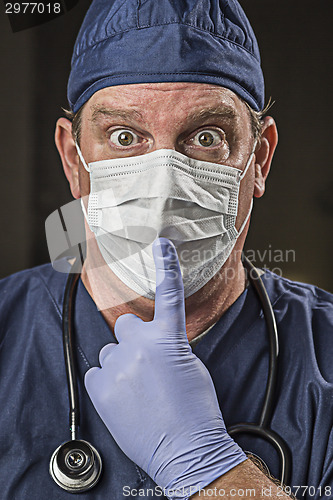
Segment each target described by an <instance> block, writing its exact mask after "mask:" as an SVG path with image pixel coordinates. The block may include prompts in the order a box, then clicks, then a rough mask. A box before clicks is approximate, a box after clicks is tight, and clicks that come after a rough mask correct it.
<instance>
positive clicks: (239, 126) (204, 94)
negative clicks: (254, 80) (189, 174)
mask: <svg viewBox="0 0 333 500" xmlns="http://www.w3.org/2000/svg"><path fill="white" fill-rule="evenodd" d="M253 145H254V139H253V135H252V131H251V125H250V116H249V112H248V109H247V108H246V106H245V104H244V103H243V102H242V101H241V100H240V99H239V98H238V97H237V96H236V95H235V94H234V93H233V92H231V91H229V90H227V89H224V88H222V87H218V86H215V85H209V84H199V83H157V84H136V85H124V86H116V87H108V88H106V89H102V90H100V91H98V92H96V93H95V94H94V95H93V96H92V97H91V98H90V100H89V101H88V102H87V103H86V105H85V107H84V109H83V113H82V128H81V139H80V147H81V151H82V154H83V156H84V158H85V161H86V162H87V163H88V162H93V161H98V160H104V159H108V158H124V157H128V156H137V155H143V154H146V153H149V152H152V151H155V150H156V149H162V148H163V149H174V150H176V151H178V152H180V153H183V154H185V155H187V156H189V157H191V158H196V159H199V160H204V161H209V162H213V163H221V164H224V165H228V166H231V167H235V168H238V169H244V167H245V165H246V162H247V160H248V158H249V155H250V153H251V151H252V148H253ZM253 174H254V172H253V169H252V172H250V173H249V175H248V176H246V177H248V179H247V180H246V179H244V181H243V182H242V185H241V192H240V206H239V214H238V215H239V218H240V219H242V220H243V218H244V213H245V214H246V213H247V211H248V209H249V206H250V201H251V198H252V196H253V177H254V175H253ZM250 179H251V180H250ZM245 181H246V182H245ZM79 184H80V195H81V196H84V195H87V194H88V193H89V187H90V186H89V175H88V173H87V172H86V171H85V170H84V169H82V168H81V169H80V175H79Z"/></svg>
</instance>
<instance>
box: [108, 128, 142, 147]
mask: <svg viewBox="0 0 333 500" xmlns="http://www.w3.org/2000/svg"><path fill="white" fill-rule="evenodd" d="M110 141H111V142H112V143H113V144H115V145H116V146H123V147H126V146H134V144H137V143H138V142H139V138H138V136H137V135H136V134H135V133H134V132H131V131H130V130H126V129H118V130H114V132H112V134H111V135H110Z"/></svg>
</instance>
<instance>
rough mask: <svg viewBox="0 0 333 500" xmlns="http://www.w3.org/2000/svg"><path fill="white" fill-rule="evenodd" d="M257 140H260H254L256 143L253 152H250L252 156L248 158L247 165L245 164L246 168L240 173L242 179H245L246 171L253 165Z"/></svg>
mask: <svg viewBox="0 0 333 500" xmlns="http://www.w3.org/2000/svg"><path fill="white" fill-rule="evenodd" d="M257 142H258V141H257V139H256V140H255V142H254V145H253V148H252V152H251V154H250V157H249V159H248V161H247V164H246V166H245V168H244V170H243V172H242V173H241V175H240V177H239V178H240V179H241V180H242V179H243V177H245V175H246V172H247V171H248V168H249V166H250V165H251V162H252V159H253V157H254V151H255V149H256V146H257Z"/></svg>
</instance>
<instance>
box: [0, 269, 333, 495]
mask: <svg viewBox="0 0 333 500" xmlns="http://www.w3.org/2000/svg"><path fill="white" fill-rule="evenodd" d="M66 278H67V276H66V275H65V274H63V273H59V272H56V271H54V270H53V269H52V267H51V265H45V266H41V267H37V268H35V269H32V270H27V271H23V272H20V273H17V274H15V275H12V276H10V277H8V278H6V279H4V280H2V281H1V282H0V297H1V300H0V387H1V388H0V491H1V494H0V496H1V499H2V500H28V499H29V500H32V499H33V500H35V499H41V500H44V499H47V500H63V499H68V500H73V498H75V495H73V494H72V493H68V492H66V491H64V490H62V489H60V488H59V486H57V485H56V484H55V483H54V482H53V480H52V478H51V476H50V475H49V470H48V469H49V461H50V458H51V455H52V453H53V451H54V450H55V449H56V448H57V447H58V446H59V445H60V444H61V443H63V442H65V441H68V440H69V439H70V431H69V423H68V422H69V405H68V392H67V382H66V373H65V365H64V360H63V344H62V331H61V320H62V318H61V310H62V300H63V294H64V289H65V283H66ZM262 279H263V281H264V284H265V286H266V289H267V292H268V294H269V297H270V300H271V302H272V305H273V309H274V312H275V315H276V320H277V324H278V329H279V338H280V360H279V367H278V383H277V394H276V399H275V404H274V414H273V418H272V421H271V428H272V429H273V430H274V431H275V432H277V433H278V434H279V435H280V436H281V437H282V438H283V439H284V441H285V442H286V443H287V444H288V446H289V448H290V450H291V452H292V476H291V481H290V484H291V485H292V486H294V488H295V491H297V497H298V498H303V499H317V498H333V431H332V428H333V425H332V424H333V364H332V359H333V297H332V295H330V294H329V293H327V292H325V291H323V290H320V289H318V288H316V287H314V286H310V285H305V284H302V283H295V282H291V281H289V280H287V279H284V278H280V277H278V276H276V275H274V274H273V273H271V272H269V271H266V272H265V273H264V274H263V276H262ZM74 325H75V335H76V356H77V363H78V382H79V398H80V407H81V425H80V430H79V438H81V439H84V440H86V441H89V442H90V443H91V444H92V445H93V446H94V447H95V448H97V450H98V451H99V453H100V454H101V456H102V459H103V472H102V477H101V480H100V482H99V483H98V484H97V485H96V486H95V487H94V488H93V489H92V490H91V491H88V492H85V493H81V494H80V496H79V498H80V499H81V500H84V499H88V498H89V499H96V500H106V499H112V500H123V499H124V498H150V499H157V498H159V499H161V498H164V497H163V495H162V492H161V489H159V488H158V487H156V485H155V484H154V482H153V481H152V480H151V479H150V478H149V477H148V476H147V475H146V474H145V473H144V472H143V471H142V470H141V469H140V468H139V467H137V466H136V465H135V464H134V463H133V462H132V461H131V460H129V459H128V458H127V457H126V456H125V455H124V454H123V452H122V451H121V450H120V449H119V447H118V446H117V445H116V444H115V442H114V440H113V438H112V436H111V435H110V433H109V432H108V430H107V429H106V427H105V426H104V424H103V422H102V421H101V419H100V418H99V416H98V414H97V413H96V411H95V409H94V407H93V405H92V403H91V402H90V399H89V397H88V395H87V393H86V391H85V388H84V384H83V377H84V373H85V372H86V371H87V370H88V369H89V368H90V367H92V366H98V354H99V351H100V349H101V348H102V347H103V346H104V345H105V344H107V343H109V342H114V341H115V339H114V337H113V335H112V333H111V331H110V330H109V328H108V326H107V324H106V323H105V321H104V319H103V317H102V315H101V313H100V312H99V311H98V310H97V308H96V305H95V303H94V302H93V300H92V299H91V297H90V295H89V294H88V292H87V291H86V289H85V287H84V285H83V284H82V282H81V281H79V284H78V290H77V295H76V300H75V318H74ZM193 350H194V352H195V354H196V355H197V356H198V357H199V358H200V359H201V360H202V361H203V363H204V364H205V365H206V366H207V368H208V370H209V371H210V373H211V376H212V378H213V381H214V384H215V387H216V391H217V395H218V399H219V403H220V407H221V410H222V415H223V417H224V420H225V423H226V425H227V426H230V425H233V424H236V423H239V422H258V419H259V415H260V413H261V409H262V403H263V399H264V393H265V386H266V380H267V374H268V359H269V357H268V350H269V341H268V335H267V329H266V323H265V320H264V317H263V311H262V308H261V305H260V302H259V301H258V298H257V296H256V293H255V291H254V289H253V287H252V286H251V285H250V286H249V287H248V288H247V289H246V290H245V291H244V292H243V293H242V295H241V296H240V297H239V298H238V300H236V302H235V303H234V304H233V305H232V306H231V307H230V308H229V309H228V310H227V312H226V313H225V314H224V315H223V316H222V318H221V319H220V320H219V321H218V322H217V323H216V324H215V326H214V327H213V328H212V329H211V330H210V331H209V332H208V333H207V335H206V336H204V337H203V339H202V340H201V341H200V342H199V343H198V344H197V345H196V347H194V349H193ZM198 405H200V401H198ZM236 441H238V442H239V444H240V445H241V446H242V448H243V449H244V450H246V451H251V452H253V453H255V454H256V455H258V456H259V457H261V458H262V459H263V460H264V462H265V463H266V464H267V465H268V467H269V469H270V471H271V473H272V474H273V475H274V476H278V475H279V461H278V456H277V454H276V452H275V450H274V449H273V448H272V447H271V445H269V444H267V443H266V442H265V441H264V440H262V439H260V438H253V437H249V436H246V435H242V436H239V438H238V437H237V438H236ZM301 487H302V488H301Z"/></svg>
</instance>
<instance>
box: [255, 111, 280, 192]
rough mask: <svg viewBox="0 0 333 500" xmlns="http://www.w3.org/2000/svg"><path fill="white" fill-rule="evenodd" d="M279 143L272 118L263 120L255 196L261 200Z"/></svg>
mask: <svg viewBox="0 0 333 500" xmlns="http://www.w3.org/2000/svg"><path fill="white" fill-rule="evenodd" d="M277 142H278V133H277V128H276V123H275V121H274V119H273V118H272V117H271V116H266V117H265V118H264V119H263V126H262V134H261V138H260V142H259V145H258V146H257V149H256V151H255V158H256V159H255V181H254V193H253V194H254V196H255V197H256V198H260V197H261V196H262V195H263V194H264V192H265V183H266V179H267V176H268V174H269V170H270V167H271V163H272V158H273V155H274V151H275V148H276V145H277Z"/></svg>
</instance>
